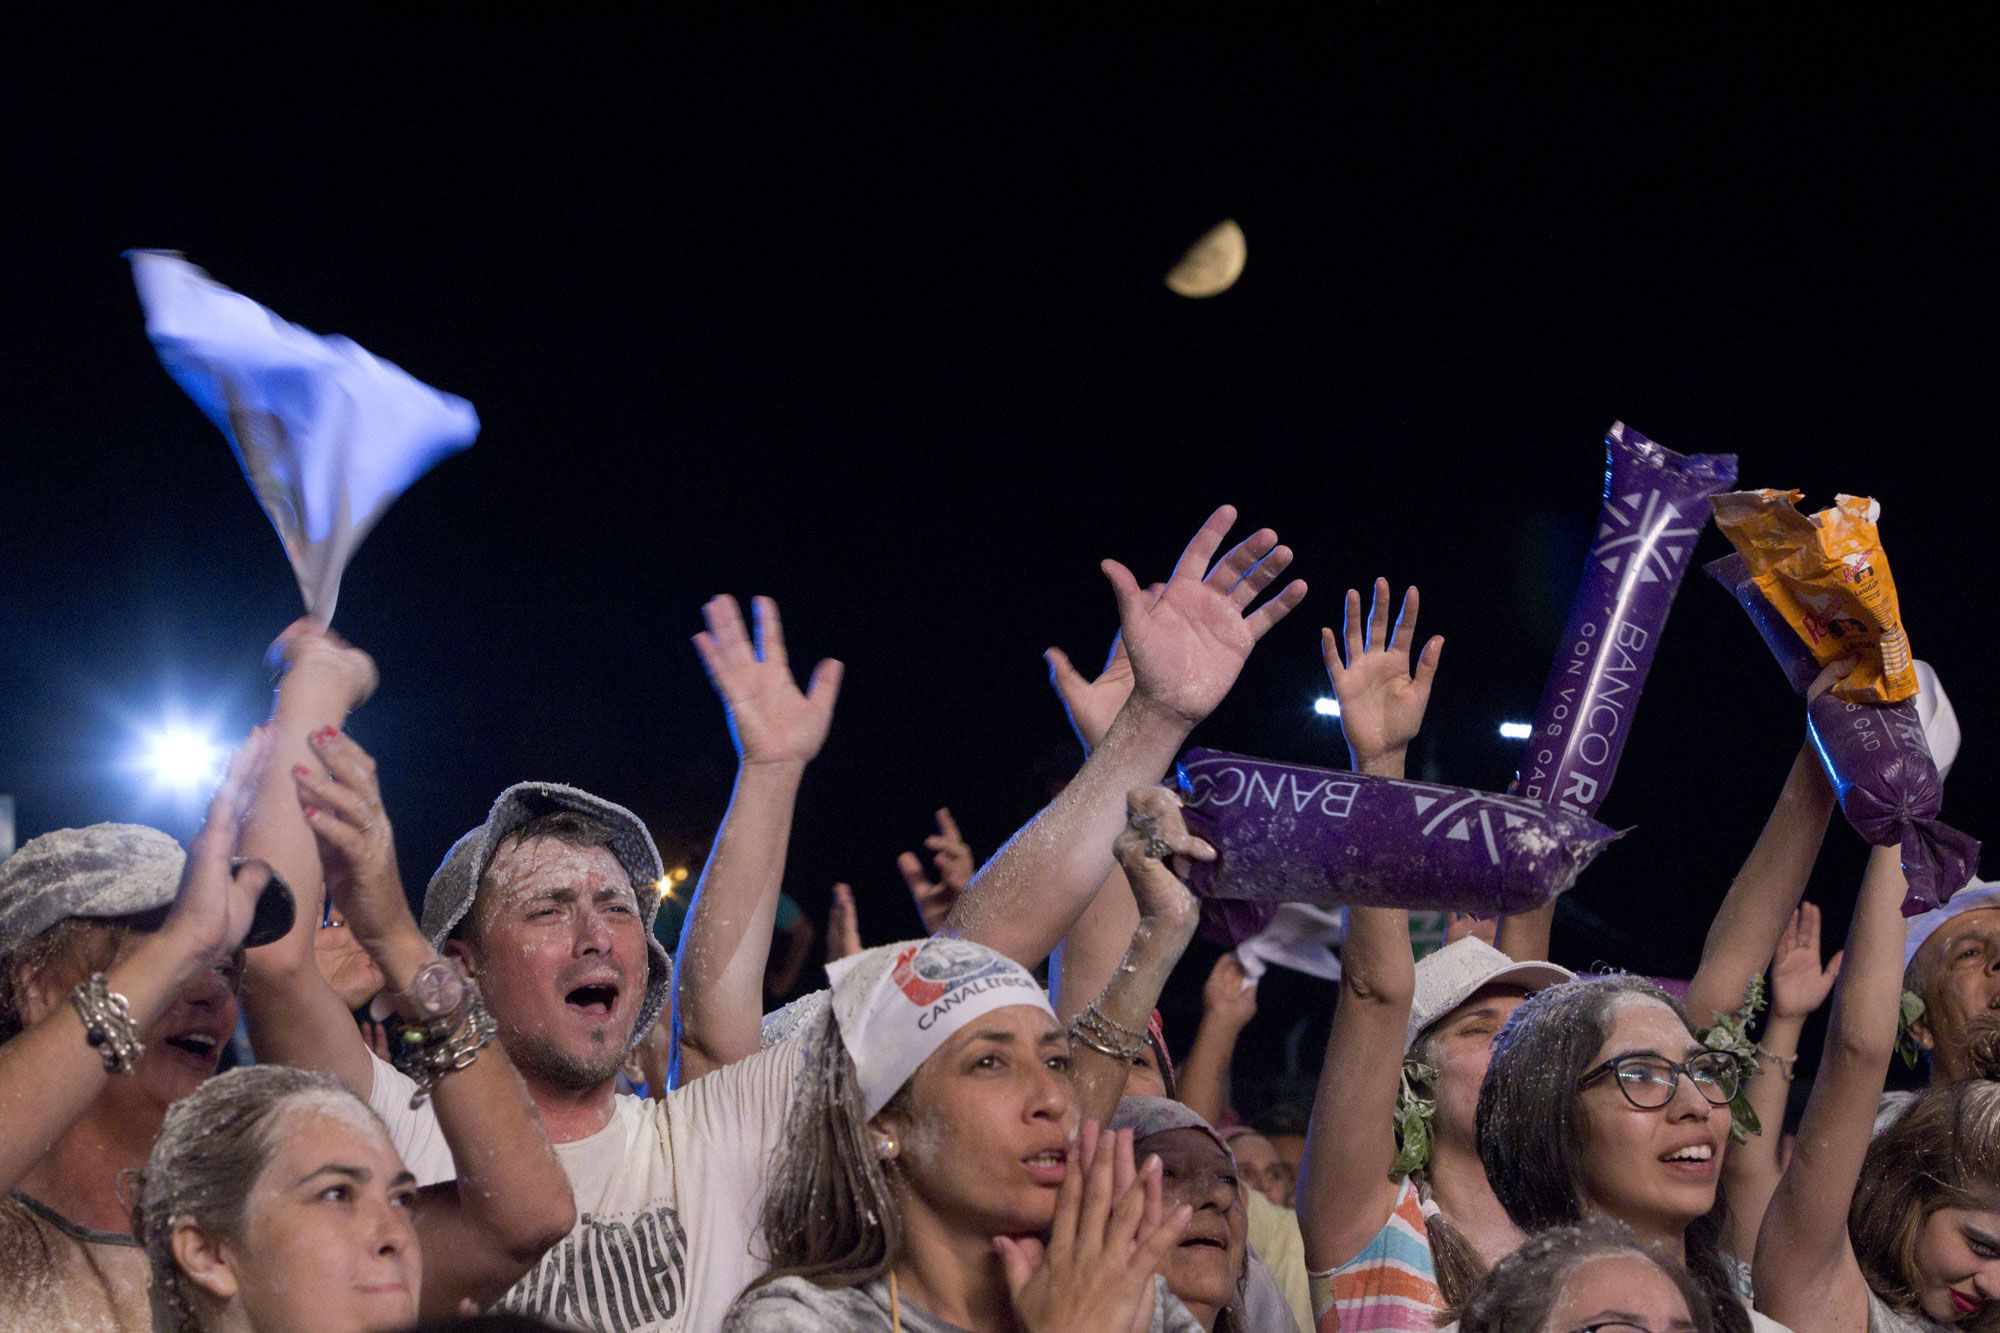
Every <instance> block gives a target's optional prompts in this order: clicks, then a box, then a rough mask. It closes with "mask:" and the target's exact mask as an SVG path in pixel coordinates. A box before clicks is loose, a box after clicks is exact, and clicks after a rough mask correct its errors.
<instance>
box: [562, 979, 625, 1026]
mask: <svg viewBox="0 0 2000 1333" xmlns="http://www.w3.org/2000/svg"><path fill="white" fill-rule="evenodd" d="M563 1000H564V1002H565V1003H567V1004H568V1005H569V1006H570V1008H572V1009H576V1010H579V1011H581V1012H582V1013H585V1014H587V1015H589V1016H590V1017H592V1018H609V1017H611V1011H612V1010H613V1009H615V1008H617V1007H618V988H617V987H616V986H613V985H609V984H599V985H594V986H578V987H577V988H576V989H575V990H573V991H571V992H570V993H569V994H567V995H565V996H563Z"/></svg>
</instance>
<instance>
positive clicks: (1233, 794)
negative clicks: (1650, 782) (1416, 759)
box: [1178, 750, 1619, 933]
mask: <svg viewBox="0 0 2000 1333" xmlns="http://www.w3.org/2000/svg"><path fill="white" fill-rule="evenodd" d="M1178 776H1179V779H1180V791H1181V797H1182V799H1183V801H1185V802H1186V804H1185V806H1184V808H1183V814H1184V816H1185V818H1186V819H1187V826H1188V830H1189V831H1190V832H1191V833H1193V834H1195V835H1196V836H1197V837H1200V838H1204V839H1206V840H1207V841H1208V842H1209V843H1210V844H1211V845H1213V846H1214V848H1215V850H1216V859H1215V860H1213V861H1196V862H1193V863H1192V864H1191V865H1190V866H1189V868H1188V887H1189V888H1191V889H1193V890H1194V891H1195V892H1196V893H1197V894H1199V895H1201V896H1202V897H1203V898H1205V899H1219V900H1225V901H1229V902H1231V903H1241V904H1243V905H1244V907H1245V908H1248V909H1254V908H1255V907H1258V906H1261V905H1263V904H1275V903H1280V902H1302V903H1317V904H1319V905H1321V906H1323V907H1336V906H1341V905H1345V904H1360V905H1362V906H1368V907H1406V908H1410V909H1412V910H1416V911H1424V910H1429V911H1458V912H1475V913H1478V914H1479V915H1481V916H1494V915H1498V914H1501V913H1506V912H1524V911H1527V910H1528V909H1530V908H1534V907H1540V906H1541V905H1542V904H1544V903H1546V902H1548V901H1549V900H1550V899H1552V898H1554V897H1555V896H1556V895H1557V894H1559V893H1561V892H1563V891H1564V890H1565V889H1567V888H1569V886H1570V885H1572V884H1574V883H1575V882H1576V877H1577V876H1578V875H1579V874H1581V873H1582V871H1583V868H1584V867H1585V866H1587V865H1589V864H1590V862H1591V860H1592V858H1594V857H1595V856H1596V855H1597V854H1598V852H1600V851H1602V850H1603V849H1604V847H1605V845H1606V844H1608V843H1609V842H1611V841H1612V839H1614V838H1616V837H1618V836H1619V835H1618V834H1616V833H1614V832H1612V831H1611V830H1610V829H1608V828H1606V827H1604V826H1603V825H1602V824H1599V823H1598V822H1597V821H1596V820H1594V819H1590V818H1588V817H1586V816H1584V815H1578V814H1573V813H1571V812H1569V811H1566V810H1559V809H1556V808H1555V807H1553V806H1550V805H1547V804H1544V803H1543V802H1541V801H1531V800H1527V799H1525V798H1523V797H1519V796H1500V795H1496V794H1494V793H1492V792H1483V791H1470V790H1468V789H1466V788H1464V787H1441V786H1438V785H1437V784H1435V783H1429V782H1403V781H1398V780H1395V779H1390V778H1376V777H1369V776H1366V775H1365V774H1360V773H1347V772H1341V771H1338V770H1335V769H1329V768H1309V767H1307V766H1306V765H1303V764H1282V763H1278V762H1276V761H1274V760H1269V759H1252V758H1250V757H1248V756H1247V755H1240V754H1225V753H1222V752H1220V751H1216V750H1189V751H1188V752H1187V755H1186V757H1185V758H1184V759H1182V761H1181V764H1180V768H1179V770H1178ZM1210 915H1211V917H1213V916H1214V915H1215V914H1213V913H1212V914H1210ZM1223 915H1225V916H1228V917H1230V918H1231V920H1230V923H1229V924H1230V926H1232V927H1234V929H1233V930H1231V932H1230V933H1234V932H1235V930H1242V929H1245V928H1248V927H1251V926H1252V925H1253V923H1255V922H1256V920H1257V918H1258V917H1260V916H1261V915H1263V914H1262V913H1259V912H1257V911H1254V910H1232V911H1228V912H1225V913H1223ZM1212 924H1214V925H1219V924H1221V923H1219V922H1212Z"/></svg>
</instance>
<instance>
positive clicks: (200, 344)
mask: <svg viewBox="0 0 2000 1333" xmlns="http://www.w3.org/2000/svg"><path fill="white" fill-rule="evenodd" d="M127 258H129V259H130V260H131V261H132V282H133V285H135V286H136V287H137V288H138V289H139V303H140V304H141V305H142V306H144V307H145V311H146V336H147V337H149V338H151V339H152V342H153V348H154V350H155V351H157V352H158V353H159V355H160V362H161V364H163V365H165V366H166V368H167V373H168V374H170V375H172V376H173V377H174V379H175V381H176V382H177V383H179V385H180V386H181V388H183V389H185V390H186V391H187V394H188V396H189V397H190V398H192V399H194V401H195V404H196V406H198V407H200V408H201V410H202V411H203V412H204V413H206V414H207V416H208V419H209V420H210V421H213V422H214V423H215V424H216V426H217V427H218V428H219V429H220V430H221V431H222V433H223V434H224V435H225V436H227V437H228V439H229V443H230V445H231V447H232V448H234V449H235V450H236V460H237V461H238V462H239V463H241V464H242V465H243V473H244V475H245V476H246V477H248V478H249V479H250V489H251V490H252V491H254V492H256V495H257V502H258V503H259V504H261V505H263V506H264V512H265V513H266V514H268V515H270V518H271V523H272V526H274V527H276V528H277V530H278V537H279V539H280V540H281V541H283V542H284V544H285V554H286V555H288V556H290V557H291V561H292V572H293V573H294V574H296V575H297V576H298V580H299V592H300V593H301V594H303V595H304V597H305V602H306V611H307V613H308V614H310V615H311V616H312V617H313V618H314V619H316V620H318V621H319V622H320V623H321V624H323V625H324V624H330V623H331V622H332V620H333V607H334V603H335V601H337V600H338V598H339V596H340V576H341V573H342V571H344V570H345V569H346V568H347V562H348V559H349V558H350V557H351V556H353V554H354V550H355V548H356V547H358V546H359V545H361V539H362V538H363V537H365V536H367V535H368V530H369V529H370V528H372V527H374V526H375V520H377V519H379V518H380V517H382V512H383V511H384V510H386V509H387V508H388V507H389V505H390V504H391V503H392V502H393V501H394V500H395V499H396V497H397V496H399V495H401V494H402V493H403V492H404V491H406V490H408V489H409V488H410V485H411V484H412V483H413V482H415V481H416V479H417V478H419V477H421V476H423V475H424V473H426V472H428V471H429V470H430V469H431V466H432V465H433V464H435V463H436V462H437V461H438V460H439V459H441V458H443V457H444V456H445V455H447V454H450V453H453V452H456V451H457V450H460V449H463V448H465V447H466V446H467V445H469V444H471V443H472V441H473V439H474V437H476V436H477V435H478V434H479V416H478V414H477V413H475V412H474V411H473V410H472V404H471V403H468V402H466V401H465V400H464V399H463V398H455V397H453V396H452V395H450V394H447V393H439V392H438V391H437V390H436V389H433V388H431V387H430V386H429V385H427V384H423V383H421V382H419V381H418V380H415V379H413V378H411V377H410V376H409V375H408V374H406V373H405V372H403V371H402V370H400V369H398V368H397V367H395V366H393V365H391V364H389V363H388V362H387V361H383V360H381V359H379V358H377V357H375V356H371V355H370V354H369V353H368V352H367V351H366V350H364V349H363V348H361V347H360V346H358V345H356V344H355V343H353V342H351V341H350V340H348V339H346V338H340V337H321V336H320V335H318V334H316V333H312V332H310V331H309V330H306V329H302V328H300V327H299V326H298V325H296V324H288V323H286V322H285V321H284V320H282V319H280V318H278V317H277V316H276V315H274V314H272V313H271V312H270V311H269V310H267V309H265V308H264V307H263V306H261V305H259V304H257V303H256V302H255V301H253V300H251V299H250V298H249V297H247V296H243V295H241V294H239V293H237V292H233V291H231V290H230V289H229V288H227V287H225V286H223V285H222V284H221V283H219V282H217V281H215V279H213V278H211V277H209V276H208V274H206V273H204V272H202V271H201V270H200V269H198V268H196V267H195V266H194V265H193V264H190V263H188V262H187V260H185V259H183V258H181V257H180V256H179V255H177V254H174V253H172V252H169V251H160V250H134V251H132V252H131V253H130V254H129V255H127Z"/></svg>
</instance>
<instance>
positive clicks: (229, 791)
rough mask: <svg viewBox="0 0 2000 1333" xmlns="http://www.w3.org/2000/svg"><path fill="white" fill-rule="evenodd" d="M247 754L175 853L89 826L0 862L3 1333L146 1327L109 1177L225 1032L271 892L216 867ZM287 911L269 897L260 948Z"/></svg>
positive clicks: (142, 838)
mask: <svg viewBox="0 0 2000 1333" xmlns="http://www.w3.org/2000/svg"><path fill="white" fill-rule="evenodd" d="M259 751H260V746H259V745H258V744H257V743H255V742H253V744H252V745H249V746H246V747H244V751H242V752H240V753H239V755H238V758H237V760H236V761H235V762H234V763H233V764H232V765H231V768H230V774H229V777H228V779H227V780H225V782H224V784H223V787H222V790H221V792H219V793H218V794H217V796H216V798H215V803H214V805H213V806H211V808H210V811H209V818H208V822H207V823H206V824H205V825H204V826H203V829H202V831H201V833H200V834H199V835H197V837H196V838H195V841H194V844H193V848H192V851H191V852H190V853H189V854H187V855H183V854H182V852H181V849H180V847H179V845H178V844H176V843H175V842H174V840H173V839H172V838H169V837H168V836H167V835H166V834H164V833H161V832H158V831H157V830H155V829H149V828H142V827H139V826H137V825H133V824H93V825H91V826H90V827H89V828H82V829H59V830H57V831H55V832H53V833H46V834H43V835H42V836H41V837H39V838H35V839H32V840H30V841H29V842H28V843H27V844H26V845H25V846H23V847H22V848H21V849H20V850H19V851H17V852H16V853H14V855H13V856H11V857H9V858H8V859H7V860H6V861H4V862H0V1183H4V1185H5V1186H6V1188H7V1190H8V1191H9V1197H8V1198H6V1199H5V1200H4V1201H0V1326H4V1327H6V1328H24V1329H25V1328H35V1329H67V1328H92V1329H97V1328H106V1329H121V1330H122V1329H133V1330H139V1329H150V1328H151V1327H152V1311H151V1308H150V1306H149V1305H148V1302H147V1296H146V1283H147V1272H148V1269H147V1262H146V1253H145V1251H144V1250H143V1249H142V1248H140V1246H139V1244H138V1242H137V1241H135V1240H133V1238H132V1234H131V1202H130V1195H129V1193H128V1192H126V1191H125V1190H124V1189H123V1188H122V1184H123V1182H122V1180H121V1178H122V1177H123V1176H124V1174H125V1173H126V1172H128V1171H133V1170H137V1169H139V1168H141V1167H143V1166H144V1165H145V1164H146V1157H147V1154H148V1153H149V1152H150V1151H151V1150H152V1146H153V1140H154V1139H155V1138H157V1137H158V1136H159V1132H160V1125H161V1122H162V1120H163V1119H164V1117H165V1115H166V1110H167V1107H168V1105H169V1104H170V1103H172V1102H173V1101H174V1100H176V1099H177V1098H179V1097H183V1096H185V1095H186V1094H188V1093H190V1092H192V1091H194V1089H195V1088H197V1087H199V1086H200V1085H201V1083H202V1081H203V1080H205V1079H207V1078H208V1077H209V1076H210V1075H211V1074H213V1073H214V1072H215V1065H216V1061H217V1059H218V1058H219V1057H220V1055H221V1053H222V1048H223V1045H224V1044H225V1043H226V1042H227V1041H228V1040H229V1038H230V1035H231V1034H232V1033H233V1032H234V1031H235V1029H236V994H235V976H236V972H237V968H238V965H239V960H240V957H241V953H240V946H241V944H242V942H243V941H244V938H245V934H246V931H248V930H249V929H250V928H251V925H252V922H253V919H255V918H256V916H257V912H256V904H257V903H258V901H259V898H260V896H261V895H262V893H263V891H264V890H265V889H266V887H267V886H270V885H271V884H272V879H271V875H270V872H269V869H268V867H265V866H263V865H262V864H261V863H252V864H249V865H246V866H244V867H243V868H242V869H241V870H238V871H235V872H232V870H231V866H230V853H231V852H232V851H233V850H234V848H233V846H232V843H233V841H234V838H235V830H236V825H237V821H238V819H240V818H241V816H242V814H243V810H244V807H245V805H246V804H247V801H248V792H247V777H248V774H249V773H250V772H251V771H252V770H253V768H254V764H255V762H256V758H257V752H259ZM246 756H247V757H246ZM289 903H290V900H289V897H287V896H285V895H283V894H280V893H275V892H274V895H273V898H272V900H271V905H270V907H269V908H267V909H266V911H265V913H264V915H263V916H262V920H261V927H260V928H261V929H262V930H263V931H264V933H265V937H266V938H268V937H269V936H270V934H272V933H278V934H282V933H283V931H284V930H285V929H286V928H287V927H288V926H289V925H290V924H291V915H290V908H289Z"/></svg>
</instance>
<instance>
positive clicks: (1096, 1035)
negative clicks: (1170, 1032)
mask: <svg viewBox="0 0 2000 1333" xmlns="http://www.w3.org/2000/svg"><path fill="white" fill-rule="evenodd" d="M1069 1035H1070V1036H1071V1037H1073V1038H1075V1039H1076V1040H1078V1041H1080V1042H1082V1043H1083V1044H1084V1045H1086V1046H1088V1047H1090V1048H1091V1049H1092V1050H1094V1051H1101V1052H1102V1053H1104V1054H1105V1055H1108V1056H1110V1057H1111V1058H1112V1059H1114V1060H1122V1061H1124V1062H1126V1063H1127V1064H1129V1063H1131V1062H1132V1061H1134V1060H1137V1059H1138V1058H1139V1057H1140V1056H1142V1055H1144V1054H1145V1053H1146V1034H1145V1033H1143V1032H1140V1031H1138V1030H1136V1029H1134V1028H1128V1027H1126V1026H1125V1025H1124V1024H1123V1023H1120V1022H1118V1021H1116V1020H1115V1019H1110V1018H1106V1017H1105V1016H1104V1014H1103V1013H1102V1012H1100V1011H1099V1010H1098V1007H1097V1004H1096V1002H1095V1001H1093V1002H1092V1003H1091V1004H1090V1005H1089V1006H1088V1007H1087V1008H1086V1009H1084V1011H1083V1012H1082V1013H1080V1014H1078V1015H1077V1016H1076V1017H1075V1018H1073V1019H1071V1020H1070V1024H1069Z"/></svg>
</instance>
